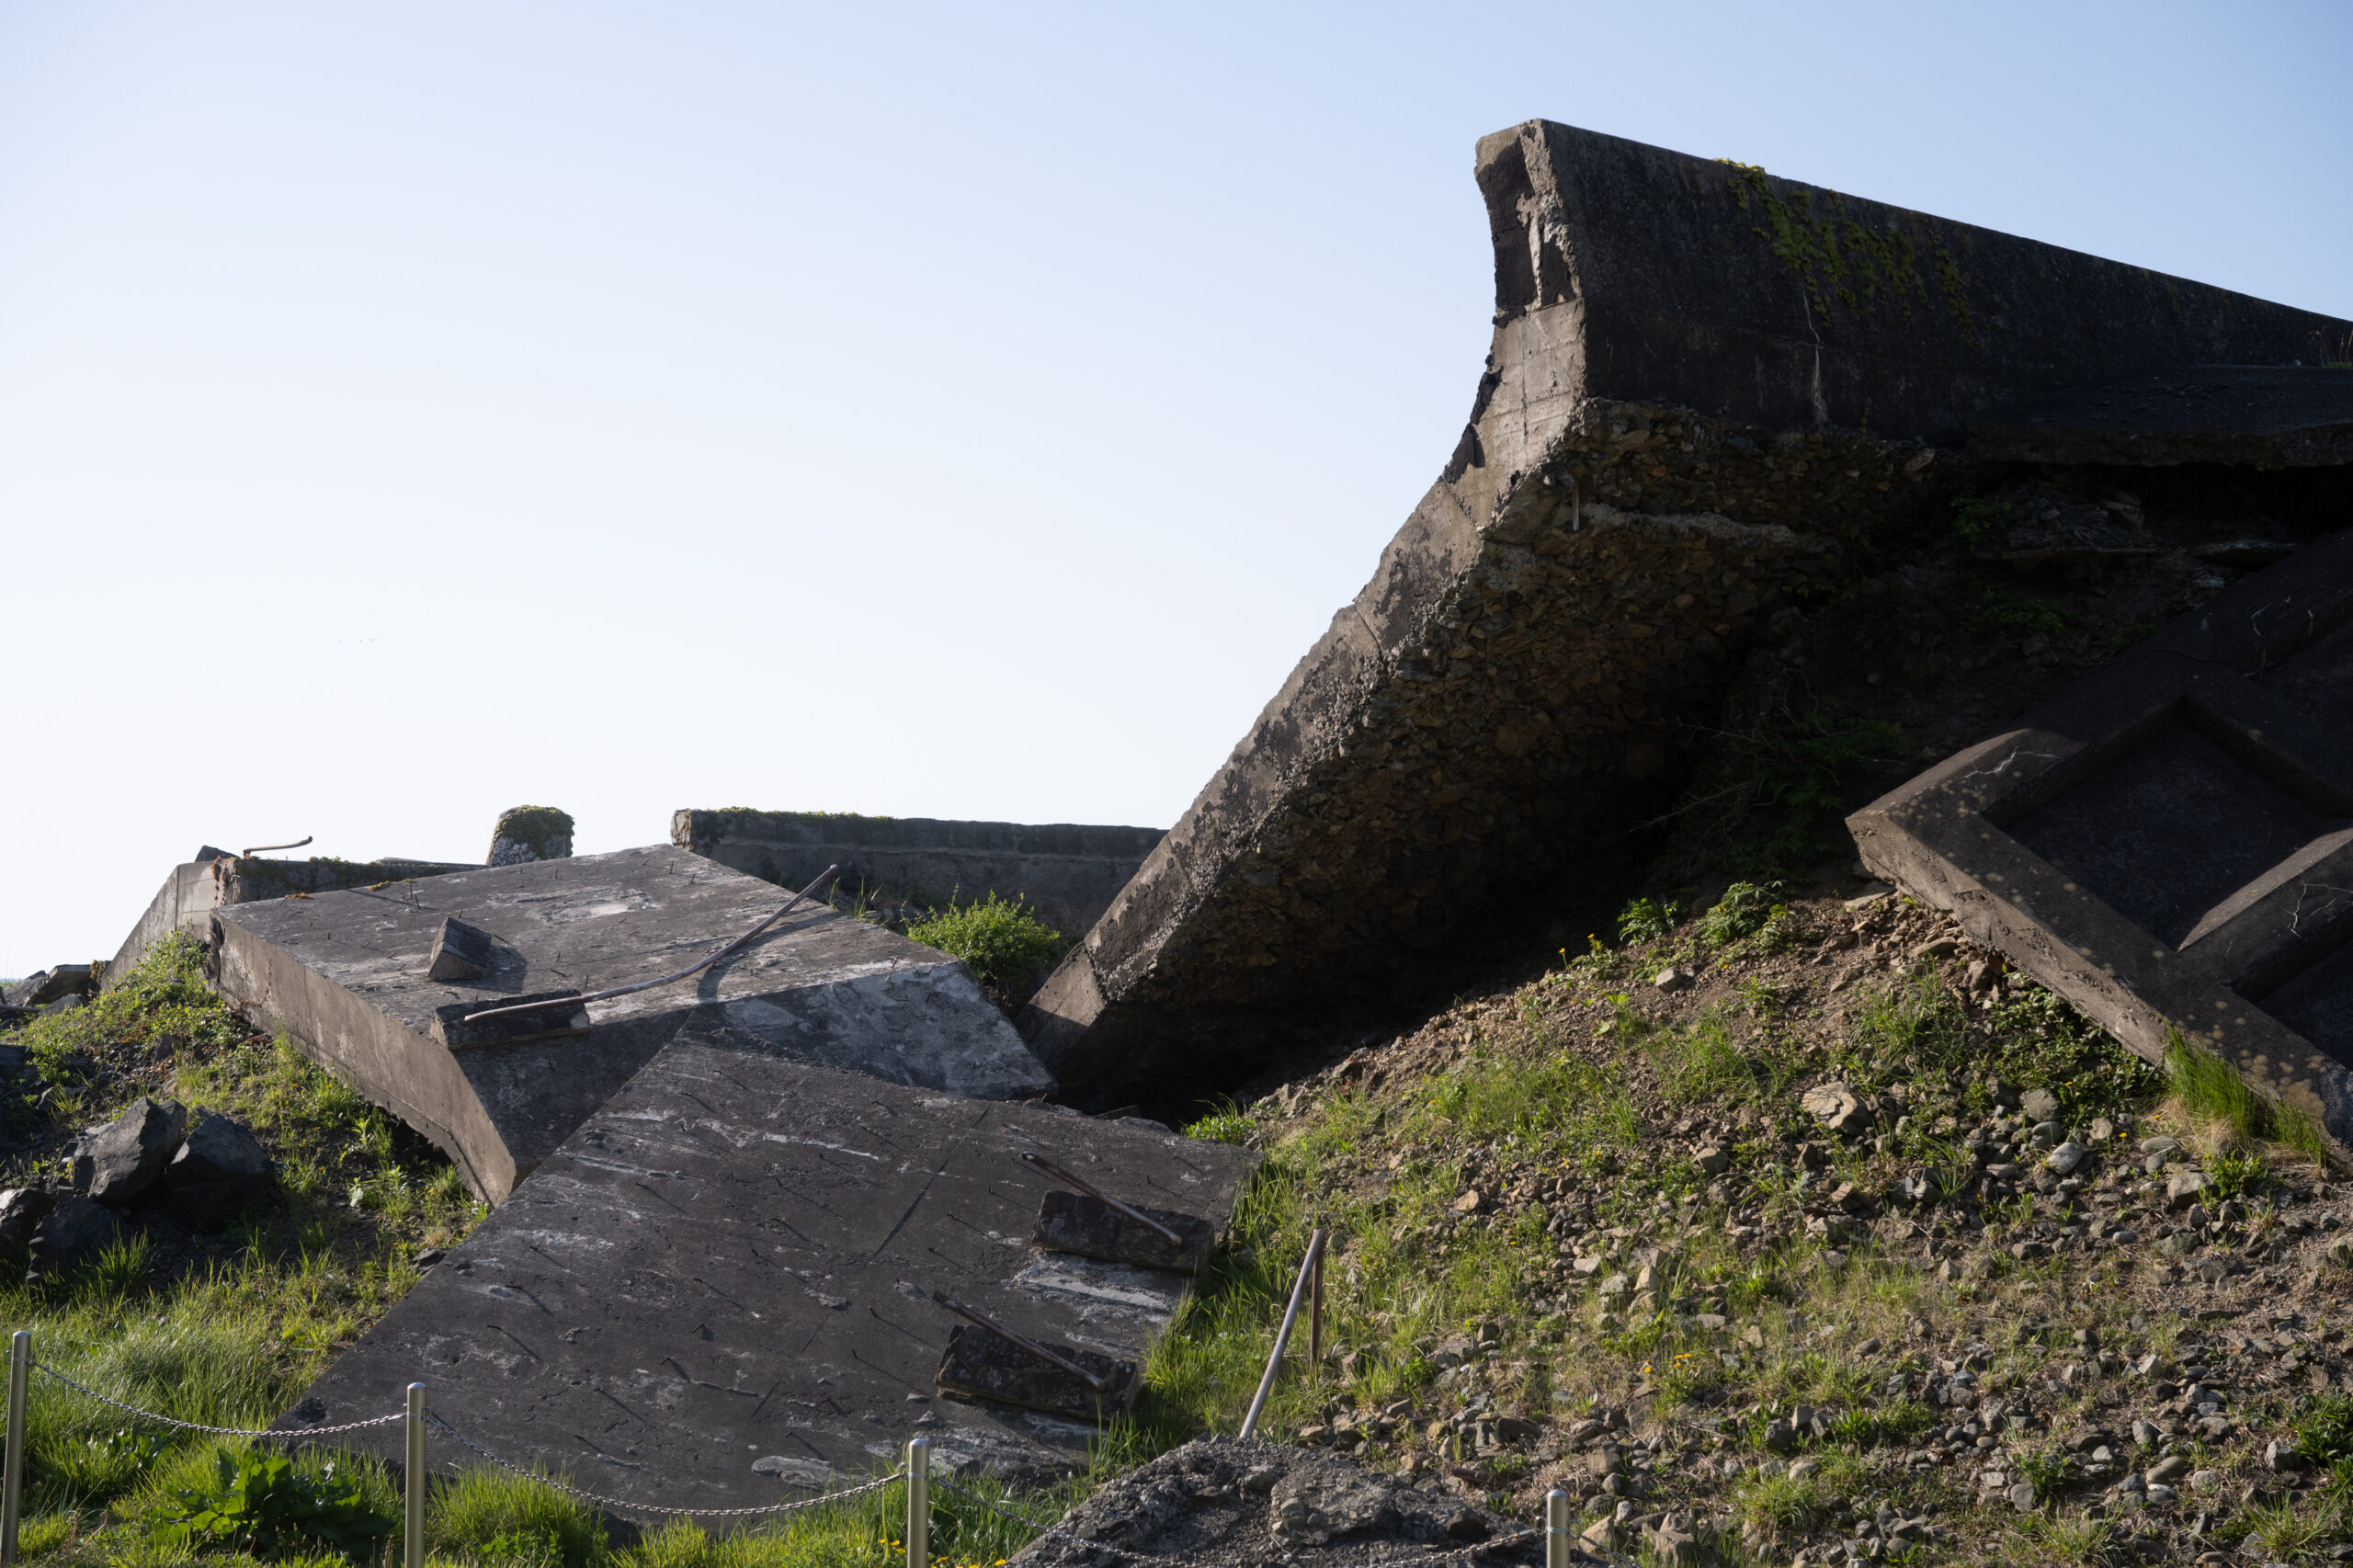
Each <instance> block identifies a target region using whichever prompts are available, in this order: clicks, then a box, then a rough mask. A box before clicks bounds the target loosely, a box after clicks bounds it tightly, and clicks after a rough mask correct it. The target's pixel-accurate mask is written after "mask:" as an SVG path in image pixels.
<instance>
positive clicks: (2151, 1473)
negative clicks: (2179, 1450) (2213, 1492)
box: [2141, 1422, 2189, 1486]
mask: <svg viewBox="0 0 2353 1568" xmlns="http://www.w3.org/2000/svg"><path fill="white" fill-rule="evenodd" d="M2141 1425H2143V1426H2146V1425H2147V1423H2145V1422H2143V1423H2142V1424H2141ZM2188 1473H2189V1461H2188V1460H2186V1459H2183V1458H2182V1457H2181V1456H2180V1455H2179V1454H2175V1455H2173V1456H2172V1457H2170V1458H2167V1459H2161V1460H2158V1461H2157V1462H2156V1463H2154V1464H2153V1465H2151V1466H2150V1467H2149V1468H2148V1471H2146V1475H2147V1478H2148V1482H2149V1484H2150V1485H2152V1486H2170V1485H2171V1484H2173V1483H2175V1482H2176V1481H2178V1480H2180V1479H2181V1478H2182V1477H2183V1476H2185V1475H2188Z"/></svg>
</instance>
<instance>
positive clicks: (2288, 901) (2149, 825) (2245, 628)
mask: <svg viewBox="0 0 2353 1568" xmlns="http://www.w3.org/2000/svg"><path fill="white" fill-rule="evenodd" d="M1848 825H1849V826H1850V827H1851V828H1852V829H1853V831H1854V835H1855V842H1856V843H1857V845H1858V846H1860V848H1861V851H1862V856H1863V859H1864V861H1865V862H1866V863H1867V864H1868V865H1869V866H1870V868H1871V869H1873V870H1875V871H1877V872H1879V873H1880V874H1881V875H1882V876H1884V877H1887V878H1888V879H1890V880H1891V881H1894V882H1895V883H1897V884H1898V885H1900V886H1902V887H1903V888H1904V890H1905V891H1906V892H1910V893H1912V894H1913V895H1914V896H1915V897H1917V898H1920V899H1922V900H1924V901H1926V902H1927V903H1933V904H1935V905H1936V906H1938V908H1940V909H1946V910H1949V911H1951V912H1952V913H1953V914H1954V915H1957V916H1958V917H1959V918H1960V920H1961V925H1962V926H1963V927H1964V928H1965V929H1966V930H1967V931H1968V932H1969V933H1970V935H1971V936H1972V937H1973V938H1975V939H1976V940H1978V941H1980V942H1982V943H1984V944H1985V945H1986V946H1988V947H1991V948H1995V949H1999V950H2000V951H2001V952H2002V953H2003V954H2004V955H2005V956H2006V957H2007V958H2008V959H2009V960H2010V961H2011V962H2012V963H2014V964H2016V965H2017V966H2018V968H2020V969H2022V970H2024V971H2026V972H2027V973H2029V974H2030V975H2032V976H2033V977H2034V978H2035V979H2036V980H2039V981H2040V982H2041V983H2043V984H2045V985H2047V986H2049V987H2050V988H2051V989H2052V990H2053V991H2056V992H2058V993H2059V994H2061V995H2063V996H2064V997H2066V998H2067V999H2068V1000H2069V1001H2070V1002H2073V1003H2074V1004H2075V1006H2078V1007H2080V1008H2082V1009H2083V1010H2084V1012H2085V1013H2086V1015H2087V1016H2088V1017H2091V1018H2092V1019H2093V1020H2094V1021H2095V1022H2097V1023H2098V1024H2099V1025H2100V1026H2101V1027H2102V1028H2106V1029H2108V1030H2109V1032H2110V1033H2112V1034H2114V1035H2115V1036H2116V1037H2117V1038H2118V1039H2119V1040H2122V1041H2123V1042H2124V1043H2125V1044H2126V1045H2128V1046H2130V1047H2131V1048H2132V1049H2133V1050H2134V1051H2138V1052H2139V1053H2140V1054H2142V1055H2143V1056H2144V1057H2146V1058H2148V1059H2149V1060H2150V1061H2152V1062H2162V1061H2163V1060H2164V1056H2165V1048H2166V1041H2167V1038H2168V1031H2169V1030H2172V1029H2176V1028H2177V1029H2179V1030H2180V1031H2181V1033H2182V1035H2183V1036H2184V1037H2186V1038H2188V1039H2189V1040H2194V1041H2196V1042H2197V1043H2198V1044H2200V1045H2202V1046H2204V1047H2206V1048H2207V1049H2209V1050H2211V1051H2214V1052H2216V1053H2217V1054H2219V1055H2221V1056H2222V1057H2223V1058H2224V1059H2225V1060H2227V1061H2229V1062H2232V1063H2233V1064H2234V1066H2235V1067H2236V1068H2237V1069H2238V1071H2239V1073H2240V1074H2241V1075H2242V1076H2244V1077H2245V1079H2246V1080H2247V1081H2248V1082H2249V1083H2250V1084H2253V1085H2256V1087H2258V1088H2259V1089H2261V1090H2262V1091H2263V1092H2264V1093H2265V1094H2267V1095H2268V1096H2272V1097H2273V1098H2275V1099H2278V1100H2282V1101H2286V1102H2289V1103H2291V1104H2293V1105H2295V1106H2296V1107H2298V1108H2301V1109H2302V1110H2303V1111H2304V1112H2305V1113H2307V1114H2308V1115H2309V1116H2311V1118H2312V1119H2313V1121H2314V1122H2316V1123H2317V1124H2319V1125H2320V1126H2321V1127H2322V1128H2323V1129H2324V1130H2325V1131H2326V1132H2327V1133H2328V1134H2329V1135H2330V1136H2331V1137H2332V1138H2334V1139H2335V1140H2336V1141H2337V1142H2338V1143H2339V1144H2340V1145H2353V1081H2348V1077H2347V1070H2348V1068H2353V945H2348V944H2353V533H2343V534H2338V535H2336V536H2334V537H2333V538H2331V539H2329V540H2325V541H2324V542H2322V543H2319V544H2314V545H2310V546H2307V547H2306V548H2305V549H2303V550H2302V551H2298V552H2297V553H2296V554H2294V555H2292V556H2290V558H2289V559H2288V560H2286V561H2285V562H2281V563H2280V564H2279V565H2277V566H2274V567H2272V568H2271V569H2269V570H2268V571H2266V572H2263V573H2259V574H2256V575H2255V576H2253V577H2249V578H2247V579H2245V581H2243V582H2241V583H2239V584H2238V585H2236V586H2234V587H2233V588H2231V589H2230V590H2228V591H2227V592H2225V593H2222V594H2220V595H2218V596H2216V597H2214V598H2213V599H2212V600H2211V602H2209V603H2208V604H2207V605H2206V606H2205V607H2204V608H2202V609H2200V610H2198V611H2196V612H2194V613H2192V614H2189V615H2185V616H2183V617H2182V618H2181V619H2179V620H2178V621H2177V622H2176V623H2175V624H2174V625H2173V626H2171V627H2169V628H2168V629H2166V630H2165V631H2162V632H2160V633H2158V634H2157V635H2156V636H2155V637H2154V638H2151V639H2150V640H2149V641H2148V642H2145V643H2143V644H2142V645H2141V646H2140V647H2139V648H2137V649H2135V650H2134V651H2133V652H2132V653H2130V654H2128V655H2127V656H2126V657H2125V658H2123V659H2121V660H2120V661H2119V662H2118V663H2116V664H2114V665H2109V667H2108V668H2106V669H2104V670H2101V671H2100V672H2098V673H2097V674H2096V675H2093V676H2089V677H2087V678H2086V679H2085V680H2083V681H2081V682H2079V683H2078V684H2077V685H2076V686H2075V687H2072V688H2070V689H2069V690H2068V691H2067V692H2065V693H2064V694H2063V695H2062V696H2061V697H2059V698H2058V699H2056V700H2054V701H2052V703H2050V704H2048V705H2047V706H2045V707H2043V708H2041V709H2039V710H2036V711H2035V712H2033V713H2031V714H2029V716H2028V717H2027V719H2026V721H2025V722H2024V723H2023V724H2022V725H2021V726H2020V727H2019V728H2018V729H2016V730H2014V731H2011V732H2010V733H2006V734H2003V735H1998V736H1995V738H1994V739H1992V740H1989V741H1986V742H1984V744H1979V745H1975V746H1972V747H1971V748H1969V749H1968V750H1967V751H1964V752H1962V753H1961V754H1960V755H1958V756H1954V757H1951V758H1949V759H1948V760H1947V761H1945V762H1944V763H1942V764H1940V765H1938V767H1935V768H1933V769H1931V770H1929V771H1928V772H1927V773H1925V774H1922V775H1921V776H1920V777H1919V778H1915V779H1914V780H1912V781H1911V782H1910V783H1908V784H1905V785H1904V786H1903V787H1902V788H1901V789H1899V790H1894V791H1893V792H1892V793H1890V794H1888V795H1886V796H1884V797H1882V798H1881V799H1880V800H1878V801H1874V802H1872V803H1871V804H1870V806H1868V807H1866V808H1865V809H1864V810H1862V811H1861V812H1857V813H1856V814H1855V815H1854V816H1853V817H1851V818H1849V819H1848Z"/></svg>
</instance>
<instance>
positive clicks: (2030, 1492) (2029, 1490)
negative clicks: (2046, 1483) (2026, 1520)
mask: <svg viewBox="0 0 2353 1568" xmlns="http://www.w3.org/2000/svg"><path fill="white" fill-rule="evenodd" d="M2006 1495H2007V1496H2008V1498H2009V1500H2010V1506H2011V1507H2013V1508H2016V1509H2017V1510H2018V1512H2019V1513H2021V1514H2031V1513H2032V1512H2034V1504H2035V1496H2034V1483H2033V1482H2031V1481H2021V1482H2019V1483H2018V1484H2017V1485H2015V1486H2013V1487H2011V1488H2010V1489H2009V1491H2008V1493H2007V1494H2006Z"/></svg>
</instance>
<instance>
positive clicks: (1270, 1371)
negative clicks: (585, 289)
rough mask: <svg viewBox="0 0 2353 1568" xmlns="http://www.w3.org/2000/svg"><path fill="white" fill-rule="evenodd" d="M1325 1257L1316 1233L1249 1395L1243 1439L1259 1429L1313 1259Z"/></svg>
mask: <svg viewBox="0 0 2353 1568" xmlns="http://www.w3.org/2000/svg"><path fill="white" fill-rule="evenodd" d="M1322 1256H1324V1233H1323V1231H1322V1230H1320V1229H1319V1230H1317V1231H1316V1232H1314V1233H1313V1234H1312V1235H1310V1236H1309V1237H1308V1238H1307V1256H1305V1257H1304V1258H1302V1259H1301V1260H1300V1265H1299V1278H1298V1279H1296V1280H1295V1281H1293V1282H1292V1284H1291V1288H1290V1305H1289V1306H1287V1307H1285V1308H1284V1309H1283V1325H1282V1327H1280V1328H1279V1329H1277V1330H1276V1331H1275V1353H1274V1354H1273V1355H1271V1356H1269V1357H1267V1370H1266V1373H1265V1375H1264V1376H1262V1377H1260V1378H1259V1380H1258V1392H1256V1394H1254V1395H1252V1396H1251V1400H1250V1414H1249V1415H1245V1416H1244V1417H1243V1418H1242V1436H1244V1437H1249V1436H1250V1435H1251V1434H1253V1433H1255V1432H1256V1431H1257V1430H1258V1414H1259V1412H1261V1411H1263V1410H1265V1409H1266V1408H1267V1395H1268V1394H1270V1393H1272V1392H1274V1390H1275V1373H1276V1371H1277V1370H1279V1369H1280V1368H1281V1366H1282V1364H1283V1346H1286V1345H1289V1344H1290V1331H1291V1325H1292V1324H1296V1323H1297V1322H1299V1303H1300V1300H1301V1298H1302V1297H1304V1296H1305V1295H1306V1294H1307V1276H1308V1274H1309V1272H1310V1271H1311V1270H1312V1269H1313V1268H1314V1267H1315V1260H1316V1259H1317V1258H1319V1257H1322Z"/></svg>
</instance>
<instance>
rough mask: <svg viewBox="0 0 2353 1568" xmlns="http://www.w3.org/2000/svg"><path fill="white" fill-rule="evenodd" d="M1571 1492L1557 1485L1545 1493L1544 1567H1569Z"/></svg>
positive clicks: (1570, 1560)
mask: <svg viewBox="0 0 2353 1568" xmlns="http://www.w3.org/2000/svg"><path fill="white" fill-rule="evenodd" d="M1574 1561H1576V1559H1575V1558H1574V1556H1572V1555H1571V1554H1570V1551H1569V1494H1567V1493H1565V1492H1563V1491H1562V1490H1561V1489H1560V1488H1559V1487H1557V1486H1555V1487H1554V1488H1552V1491H1550V1492H1547V1493H1546V1494H1544V1568H1569V1564H1570V1563H1571V1562H1574Z"/></svg>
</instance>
